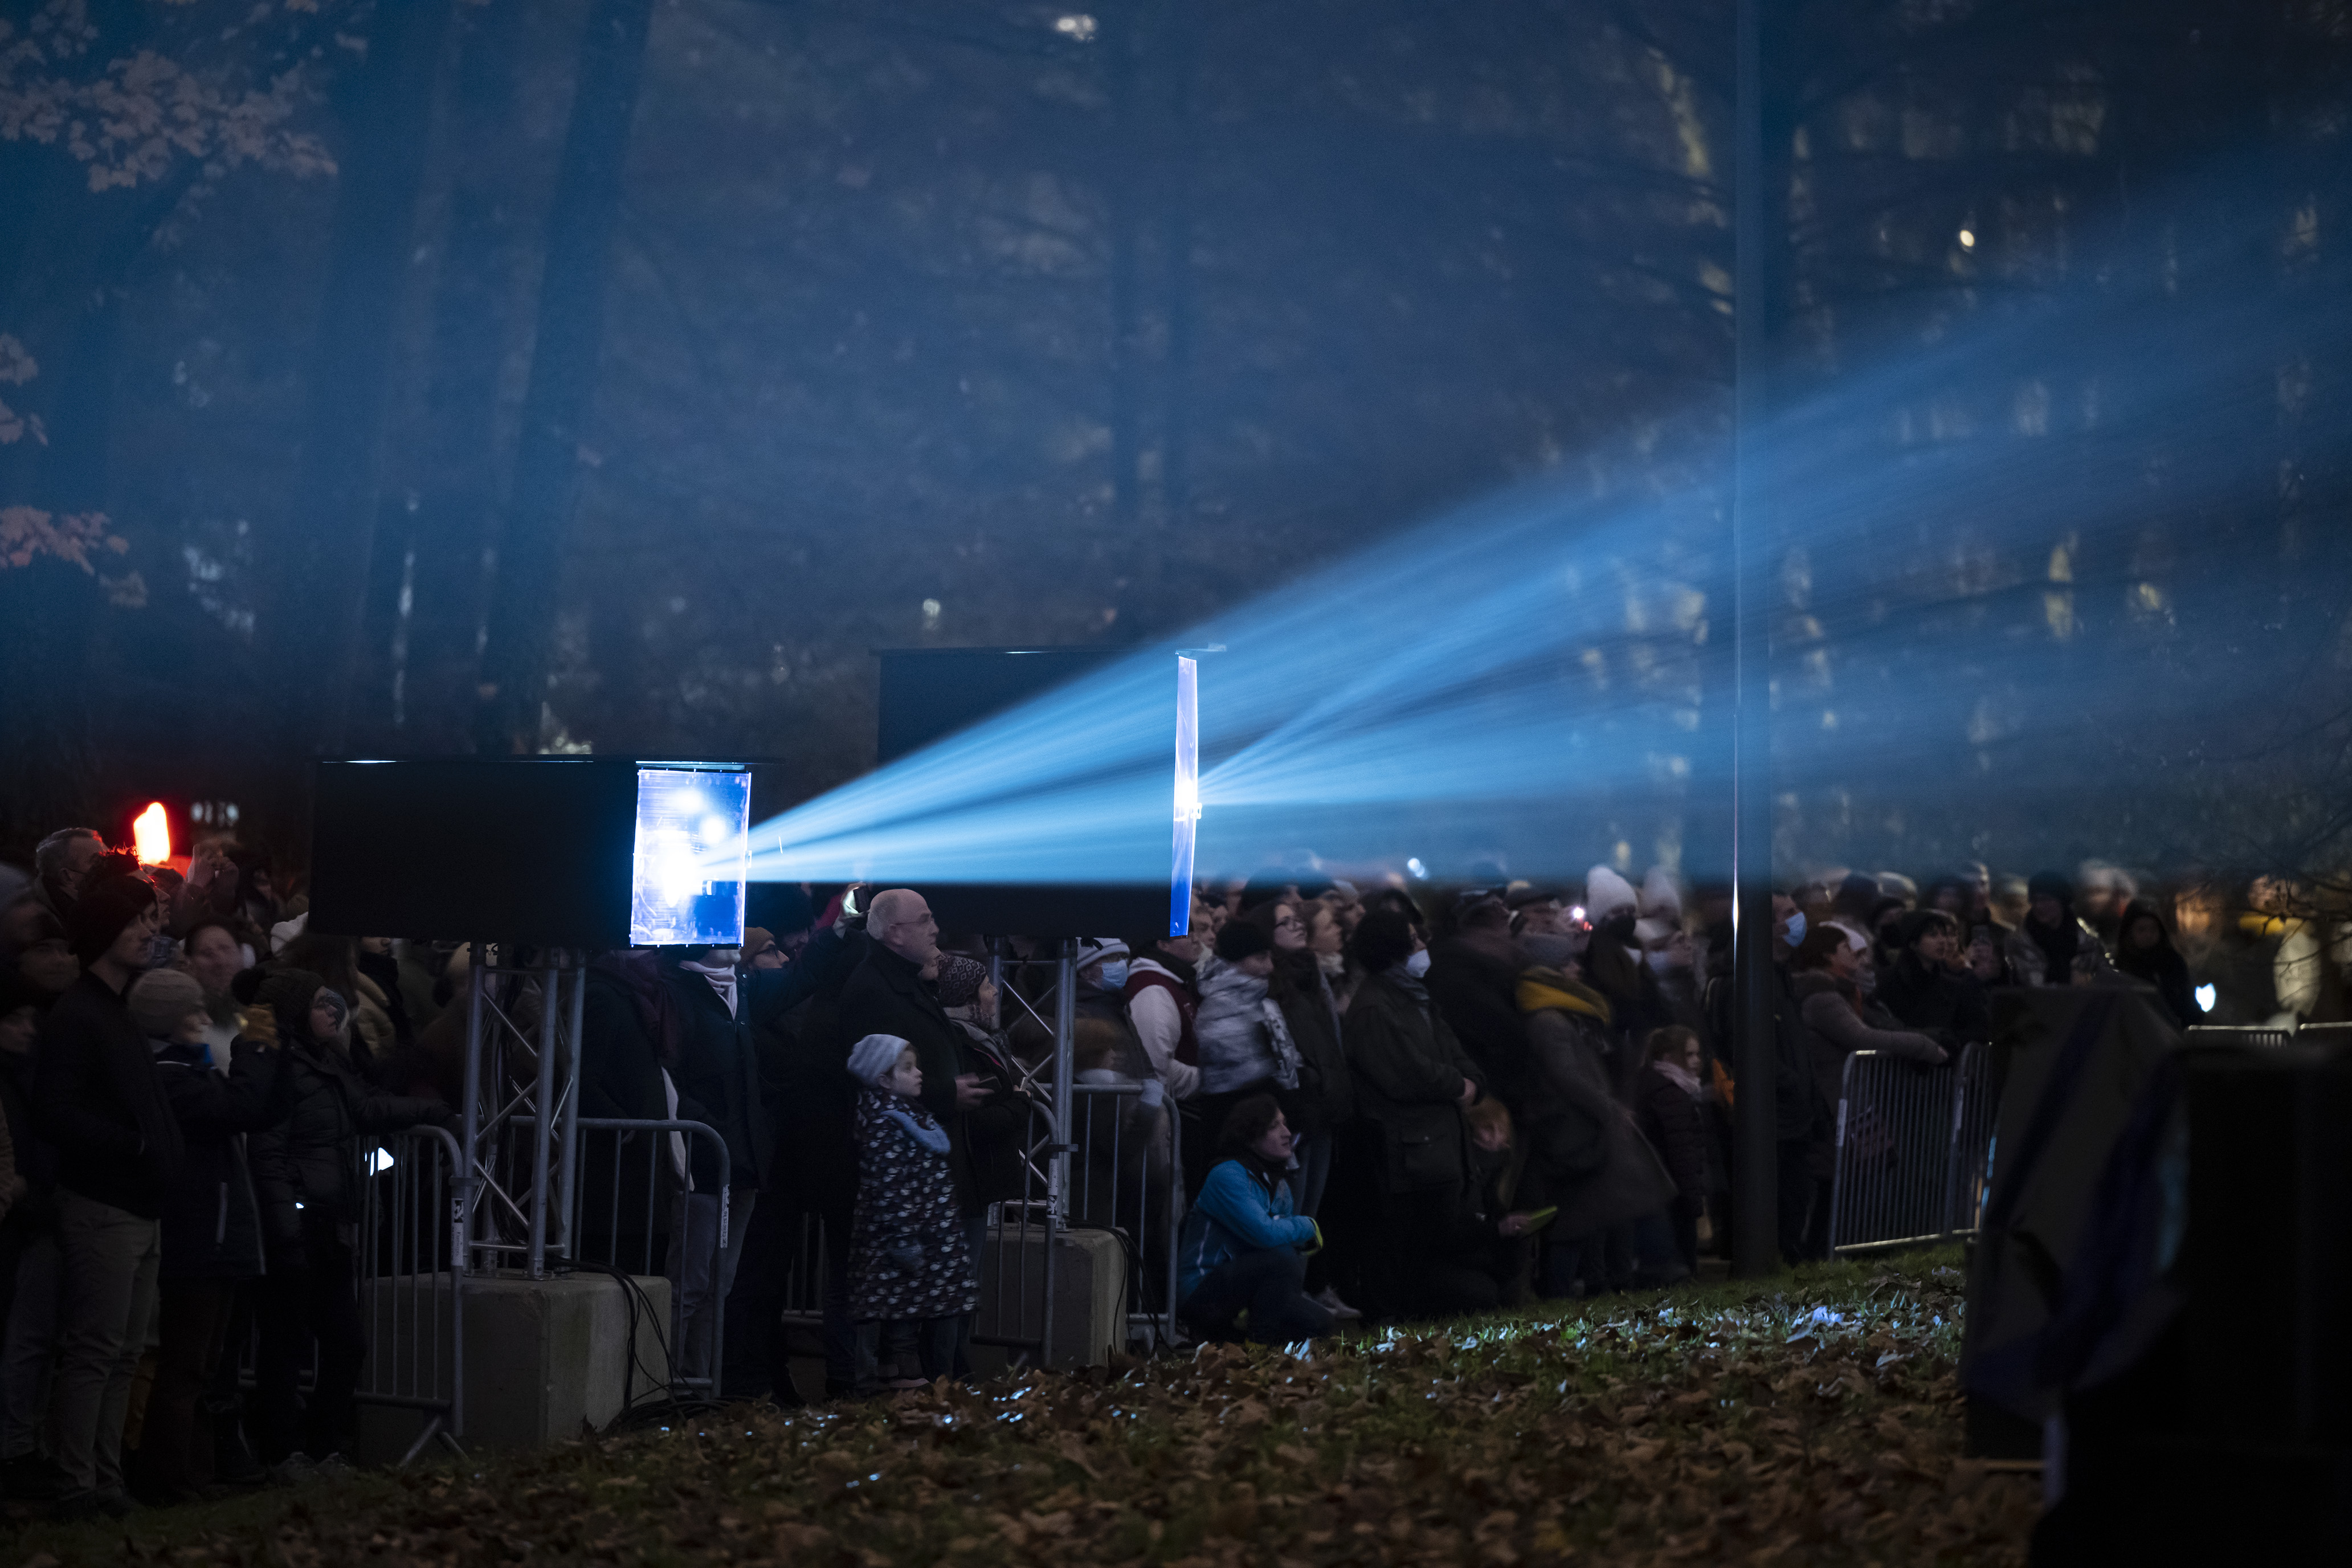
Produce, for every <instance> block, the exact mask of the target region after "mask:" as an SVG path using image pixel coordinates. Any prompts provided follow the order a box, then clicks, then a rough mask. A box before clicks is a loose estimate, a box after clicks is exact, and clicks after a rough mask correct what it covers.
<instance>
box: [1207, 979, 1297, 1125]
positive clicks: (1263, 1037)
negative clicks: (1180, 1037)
mask: <svg viewBox="0 0 2352 1568" xmlns="http://www.w3.org/2000/svg"><path fill="white" fill-rule="evenodd" d="M1192 1033H1193V1034H1194V1036H1195V1037H1198V1038H1199V1040H1200V1042H1201V1092H1202V1094H1231V1093H1233V1092H1234V1091H1235V1090H1236V1089H1247V1088H1249V1087H1250V1086H1251V1085H1253V1084H1259V1083H1265V1082H1266V1081H1268V1080H1269V1079H1271V1080H1272V1081H1273V1082H1275V1083H1276V1084H1278V1085H1279V1086H1281V1087H1282V1088H1284V1089H1297V1087H1298V1050H1297V1043H1296V1042H1295V1041H1294V1040H1293V1039H1292V1038H1291V1035H1290V1024H1289V1021H1288V1020H1287V1019H1286V1018H1284V1017H1283V1016H1282V1009H1281V1008H1279V1007H1277V1006H1276V1005H1274V1004H1273V1003H1272V1002H1270V1001H1269V1000H1268V999H1267V984H1266V982H1265V979H1264V978H1262V977H1261V976H1258V975H1255V974H1251V973H1247V972H1246V971H1244V970H1243V969H1241V968H1239V967H1238V966H1236V965H1234V964H1231V963H1226V962H1225V961H1224V960H1223V959H1220V958H1216V957H1214V956H1212V957H1209V958H1204V959H1202V961H1201V1010H1200V1012H1199V1013H1198V1014H1196V1015H1195V1016H1193V1019H1192Z"/></svg>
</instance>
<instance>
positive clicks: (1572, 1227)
mask: <svg viewBox="0 0 2352 1568" xmlns="http://www.w3.org/2000/svg"><path fill="white" fill-rule="evenodd" d="M1518 1001H1519V1007H1520V1010H1521V1011H1522V1012H1523V1013H1524V1014H1525V1015H1526V1016H1527V1027H1528V1060H1529V1069H1530V1070H1529V1080H1528V1081H1529V1089H1528V1103H1529V1106H1530V1110H1529V1112H1528V1116H1527V1119H1526V1120H1527V1121H1528V1129H1527V1131H1526V1132H1525V1134H1524V1135H1523V1142H1525V1143H1526V1144H1527V1147H1528V1163H1529V1164H1530V1166H1531V1167H1532V1169H1531V1171H1530V1177H1531V1179H1532V1180H1535V1181H1536V1182H1537V1183H1538V1186H1539V1187H1540V1189H1541V1190H1543V1191H1545V1192H1547V1193H1549V1194H1551V1195H1552V1198H1553V1201H1554V1202H1555V1203H1557V1204H1558V1205H1559V1218H1558V1219H1557V1220H1555V1221H1554V1222H1553V1229H1552V1233H1551V1234H1553V1235H1555V1236H1558V1237H1564V1238H1567V1239H1570V1240H1573V1239H1576V1238H1579V1237H1587V1236H1592V1235H1596V1234H1598V1233H1599V1232H1601V1231H1603V1230H1606V1229H1607V1228H1608V1227H1610V1226H1614V1225H1623V1224H1625V1223H1627V1222H1628V1221H1631V1220H1634V1219H1639V1218H1640V1217H1642V1216H1643V1215H1650V1214H1655V1213H1656V1212H1657V1211H1658V1210H1660V1209H1662V1208H1664V1206H1665V1205H1666V1204H1667V1203H1668V1202H1669V1201H1671V1200H1672V1199H1673V1197H1674V1195H1675V1181H1674V1177H1673V1176H1672V1175H1670V1174H1668V1173H1667V1171H1666V1168H1665V1166H1664V1164H1663V1163H1660V1162H1659V1159H1658V1156H1657V1153H1656V1152H1655V1151H1654V1150H1653V1149H1652V1148H1651V1147H1650V1145H1649V1143H1648V1142H1647V1141H1646V1140H1644V1139H1643V1136H1642V1134H1641V1133H1640V1132H1639V1131H1637V1130H1636V1129H1635V1128H1634V1125H1633V1113H1632V1112H1631V1111H1630V1110H1627V1109H1626V1107H1625V1104H1624V1102H1622V1100H1619V1099H1618V1098H1617V1097H1616V1095H1615V1094H1614V1093H1613V1092H1612V1061H1613V1054H1614V1051H1615V1049H1616V1041H1615V1039H1614V1038H1613V1037H1612V1032H1611V1029H1610V1019H1609V1011H1610V1010H1609V1006H1608V1004H1607V1003H1606V1002H1605V1001H1603V1000H1602V998H1601V995H1600V994H1598V993H1597V992H1595V991H1593V990H1591V988H1590V987H1588V986H1585V985H1582V984H1578V983H1577V982H1575V981H1572V980H1568V979H1566V978H1564V977H1563V976H1561V975H1559V973H1555V972H1553V971H1550V970H1543V969H1537V970H1531V971H1529V972H1528V973H1527V974H1525V975H1523V976H1521V977H1520V981H1519V988H1518Z"/></svg>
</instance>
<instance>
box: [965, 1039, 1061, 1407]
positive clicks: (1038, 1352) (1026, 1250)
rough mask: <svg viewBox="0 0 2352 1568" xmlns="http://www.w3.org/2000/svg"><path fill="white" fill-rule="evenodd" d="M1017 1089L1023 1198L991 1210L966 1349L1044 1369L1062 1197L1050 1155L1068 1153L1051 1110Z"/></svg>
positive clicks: (1050, 1331)
mask: <svg viewBox="0 0 2352 1568" xmlns="http://www.w3.org/2000/svg"><path fill="white" fill-rule="evenodd" d="M1022 1088H1023V1089H1024V1090H1025V1091H1028V1092H1027V1098H1028V1100H1029V1121H1028V1124H1027V1126H1026V1127H1025V1128H1024V1131H1023V1133H1022V1138H1021V1194H1020V1195H1019V1196H1018V1197H1012V1198H1006V1199H1004V1200H1003V1202H1001V1203H996V1204H992V1205H989V1214H988V1230H987V1245H986V1246H985V1247H982V1249H981V1255H980V1258H978V1260H977V1261H978V1263H979V1267H980V1310H979V1311H978V1312H977V1313H975V1314H974V1315H973V1318H972V1325H971V1342H972V1343H973V1344H976V1345H994V1346H996V1347H998V1348H999V1349H1002V1350H1006V1351H1012V1352H1019V1354H1021V1355H1025V1356H1028V1357H1030V1358H1032V1359H1033V1363H1034V1364H1035V1365H1038V1366H1044V1365H1045V1364H1046V1363H1047V1362H1048V1361H1049V1359H1050V1358H1051V1355H1052V1351H1051V1349H1050V1347H1051V1346H1052V1344H1053V1342H1054V1250H1055V1248H1054V1238H1055V1236H1056V1235H1057V1234H1058V1233H1059V1232H1060V1230H1061V1228H1062V1224H1063V1217H1064V1216H1063V1215H1062V1213H1061V1202H1060V1200H1061V1195H1062V1194H1059V1193H1057V1192H1055V1190H1054V1186H1055V1184H1054V1173H1055V1171H1054V1156H1055V1154H1057V1153H1061V1152H1066V1150H1065V1147H1064V1145H1063V1143H1062V1140H1061V1139H1060V1137H1059V1136H1057V1130H1056V1128H1055V1123H1054V1111H1053V1108H1052V1107H1051V1106H1050V1105H1045V1104H1040V1103H1039V1101H1038V1096H1037V1094H1036V1093H1035V1091H1034V1084H1033V1083H1032V1082H1031V1081H1029V1080H1028V1079H1027V1078H1025V1077H1024V1082H1023V1084H1022ZM1008 1287H1009V1291H1008ZM1008 1293H1009V1295H1010V1297H1011V1300H1010V1302H1009V1303H1008V1301H1007V1299H1006V1298H1007V1296H1008Z"/></svg>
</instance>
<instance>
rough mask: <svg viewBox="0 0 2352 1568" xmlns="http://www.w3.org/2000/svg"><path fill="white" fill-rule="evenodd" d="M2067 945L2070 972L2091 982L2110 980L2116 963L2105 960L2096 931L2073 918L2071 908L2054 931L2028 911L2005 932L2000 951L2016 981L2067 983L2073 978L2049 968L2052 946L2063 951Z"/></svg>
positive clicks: (2104, 951)
mask: <svg viewBox="0 0 2352 1568" xmlns="http://www.w3.org/2000/svg"><path fill="white" fill-rule="evenodd" d="M2037 931H2038V932H2040V934H2039V935H2037V934H2036V932H2037ZM2070 945H2071V947H2072V950H2073V952H2074V959H2073V962H2072V963H2071V964H2070V965H2069V968H2070V970H2071V971H2072V975H2073V976H2074V977H2079V978H2081V979H2084V980H2088V981H2094V982H2111V981H2113V979H2114V978H2115V973H2116V966H2115V965H2114V964H2112V963H2108V962H2107V952H2106V949H2105V948H2103V947H2101V946H2100V945H2099V939H2098V936H2097V935H2096V933H2095V932H2094V931H2092V930H2091V928H2090V927H2089V926H2086V925H2084V923H2083V922H2082V921H2081V920H2079V919H2078V918H2076V916H2075V914H2074V910H2073V909H2072V908H2069V909H2068V910H2067V911H2066V913H2065V914H2064V915H2063V917H2062V918H2061V921H2060V925H2059V928H2058V930H2057V931H2049V930H2047V929H2045V928H2042V927H2041V926H2039V925H2037V923H2036V922H2035V921H2034V919H2033V917H2032V916H2031V915H2028V916H2027V917H2026V918H2025V919H2024V920H2023V921H2021V922H2020V923H2019V925H2018V927H2017V929H2016V930H2014V931H2011V932H2010V933H2009V935H2008V939H2007V941H2006V942H2005V943H2004V944H2003V946H2002V949H2001V954H2002V956H2003V957H2005V958H2007V959H2008V960H2009V973H2010V976H2011V978H2012V979H2014V980H2015V981H2016V982H2017V983H2018V984H2020V985H2071V984H2074V978H2070V976H2069V975H2066V974H2053V973H2051V972H2050V971H2051V963H2050V953H2051V951H2052V950H2053V948H2055V949H2056V950H2057V951H2059V952H2065V951H2066V950H2067V949H2068V948H2069V946H2070Z"/></svg>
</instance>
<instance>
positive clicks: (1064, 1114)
mask: <svg viewBox="0 0 2352 1568" xmlns="http://www.w3.org/2000/svg"><path fill="white" fill-rule="evenodd" d="M1077 1016H1078V939H1077V938H1076V937H1074V936H1066V937H1064V938H1063V939H1062V961H1061V963H1060V965H1059V966H1058V968H1057V969H1056V970H1055V975H1054V1157H1053V1161H1052V1163H1050V1164H1049V1165H1048V1166H1047V1167H1046V1169H1047V1172H1048V1181H1047V1185H1046V1189H1045V1191H1046V1195H1047V1205H1046V1213H1047V1214H1048V1215H1050V1216H1051V1217H1052V1222H1053V1223H1052V1224H1051V1225H1050V1226H1048V1227H1047V1243H1046V1245H1047V1246H1048V1247H1051V1246H1052V1237H1055V1236H1058V1235H1060V1234H1061V1232H1062V1228H1063V1226H1064V1225H1065V1223H1066V1220H1067V1217H1068V1216H1067V1215H1066V1209H1067V1208H1068V1205H1069V1200H1070V1148H1069V1145H1070V1079H1072V1078H1073V1077H1074V1076H1076V1069H1075V1068H1073V1067H1072V1066H1071V1057H1072V1048H1071V1047H1072V1044H1073V1042H1074V1040H1075V1038H1076V1024H1077Z"/></svg>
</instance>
